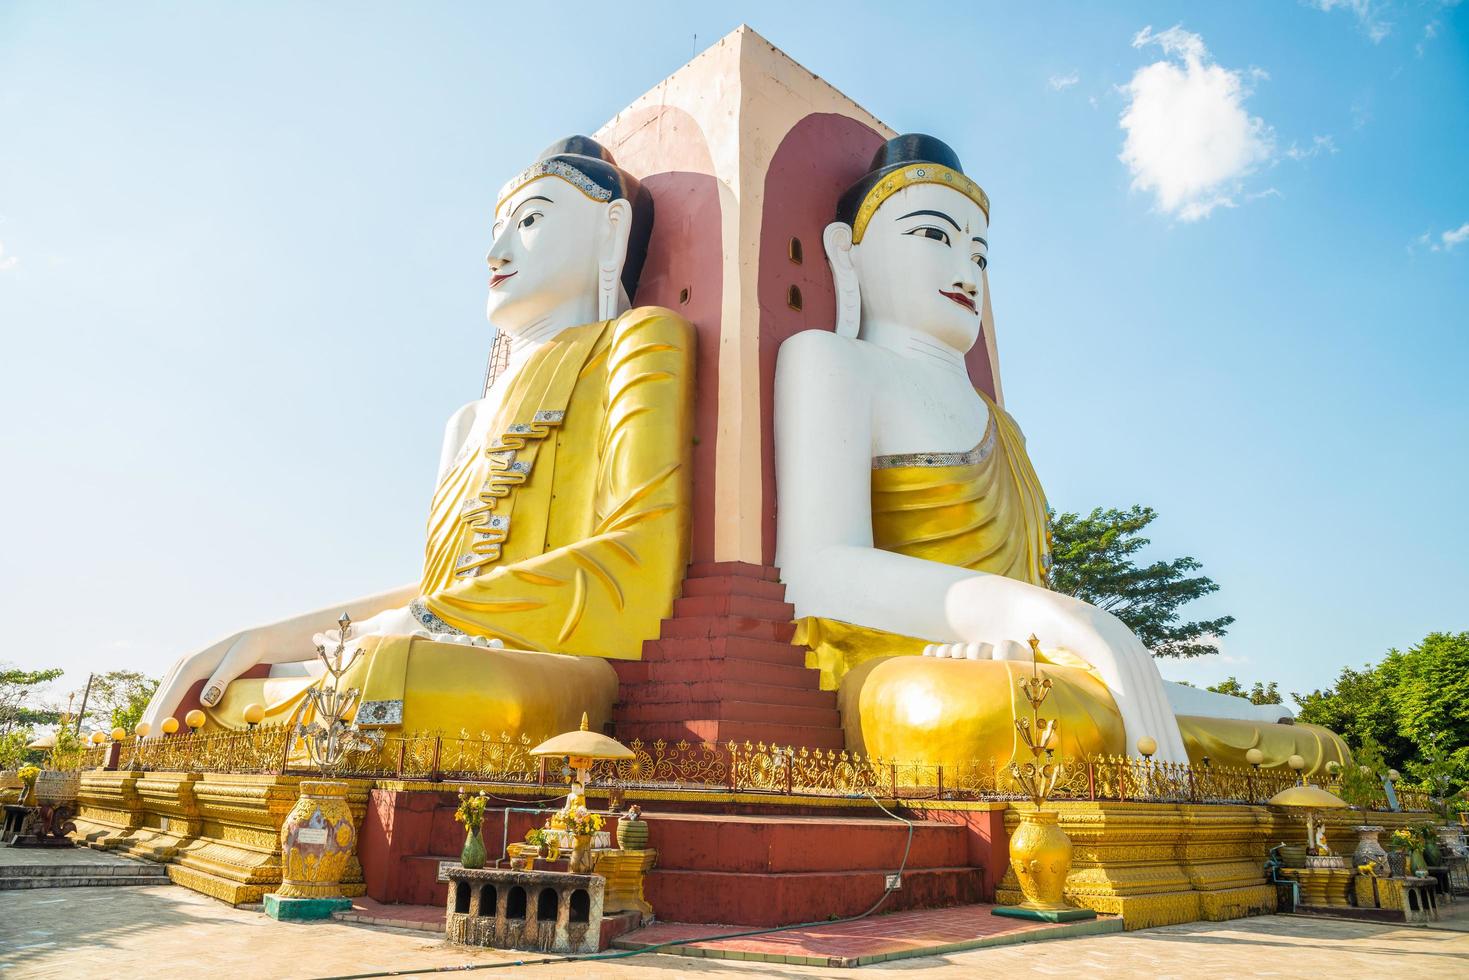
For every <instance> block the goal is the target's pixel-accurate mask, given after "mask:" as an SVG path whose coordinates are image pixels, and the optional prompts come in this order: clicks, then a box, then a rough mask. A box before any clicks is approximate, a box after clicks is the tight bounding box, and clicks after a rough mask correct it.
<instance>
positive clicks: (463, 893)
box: [454, 881, 469, 915]
mask: <svg viewBox="0 0 1469 980" xmlns="http://www.w3.org/2000/svg"><path fill="white" fill-rule="evenodd" d="M454 911H455V912H461V913H463V914H465V915H468V914H469V886H468V885H466V884H465V883H464V882H462V881H456V882H454Z"/></svg>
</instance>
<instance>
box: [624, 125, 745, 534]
mask: <svg viewBox="0 0 1469 980" xmlns="http://www.w3.org/2000/svg"><path fill="white" fill-rule="evenodd" d="M617 134H623V135H622V136H621V138H617ZM608 146H609V148H610V149H611V150H612V153H613V155H614V156H615V157H616V158H617V161H618V163H619V164H620V165H622V166H623V167H626V168H627V170H628V171H629V172H630V173H632V174H634V175H635V176H636V177H637V178H638V179H639V180H641V181H642V182H643V186H644V187H646V188H647V189H648V193H649V194H651V195H652V196H653V235H652V238H651V239H650V240H649V242H648V258H647V261H646V262H645V263H644V265H643V274H642V276H641V277H640V278H639V281H638V292H637V295H636V296H635V297H633V303H634V305H636V306H666V307H668V308H669V309H670V310H675V311H677V312H678V313H680V314H681V315H683V316H684V317H685V318H686V319H688V320H689V321H690V322H691V323H693V325H694V331H695V334H696V335H697V337H698V344H699V348H698V352H697V354H696V356H695V363H696V366H697V377H696V379H695V384H694V438H695V439H696V442H695V444H694V477H693V494H694V508H693V511H694V512H693V516H692V524H693V540H692V544H691V548H690V560H691V561H713V560H714V461H715V444H716V441H717V440H718V437H719V424H718V423H719V418H718V416H719V325H720V309H721V306H722V304H723V301H724V296H723V281H724V280H723V275H724V262H723V246H722V244H721V225H722V220H723V219H722V215H721V211H720V201H719V182H718V181H717V180H715V178H714V176H713V171H714V163H713V160H712V158H711V157H710V156H709V147H708V144H707V143H706V141H705V139H704V133H703V130H701V129H700V128H699V124H698V123H697V122H695V121H694V119H693V117H692V116H690V115H689V114H688V113H686V112H684V111H683V110H682V109H677V108H674V107H672V106H654V107H650V108H647V109H643V110H640V111H638V112H634V113H629V114H628V115H627V116H625V117H623V118H620V119H618V120H617V125H616V129H615V131H614V134H613V137H612V141H611V142H610V143H609V144H608Z"/></svg>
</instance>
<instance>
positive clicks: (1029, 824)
mask: <svg viewBox="0 0 1469 980" xmlns="http://www.w3.org/2000/svg"><path fill="white" fill-rule="evenodd" d="M1010 867H1011V868H1012V869H1014V871H1015V880H1016V881H1017V882H1018V883H1019V885H1020V892H1021V894H1022V895H1024V896H1025V901H1024V902H1022V903H1021V907H1022V908H1027V909H1035V910H1039V911H1055V910H1058V909H1065V908H1068V907H1069V906H1067V904H1066V898H1065V888H1066V873H1067V872H1068V871H1070V870H1071V838H1070V837H1067V836H1066V833H1065V831H1063V830H1062V829H1061V828H1060V826H1059V825H1058V824H1057V818H1056V814H1055V813H1052V812H1048V811H1044V810H1037V811H1034V812H1028V813H1025V814H1023V815H1022V816H1021V818H1020V826H1019V827H1018V828H1016V830H1015V833H1014V835H1013V836H1012V837H1011V838H1010Z"/></svg>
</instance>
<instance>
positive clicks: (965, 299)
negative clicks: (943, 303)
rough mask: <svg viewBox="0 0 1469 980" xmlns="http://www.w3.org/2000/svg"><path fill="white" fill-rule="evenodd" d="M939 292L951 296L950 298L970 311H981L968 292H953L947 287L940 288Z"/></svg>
mask: <svg viewBox="0 0 1469 980" xmlns="http://www.w3.org/2000/svg"><path fill="white" fill-rule="evenodd" d="M939 292H941V293H943V294H944V295H945V296H947V297H949V299H951V300H953V301H954V302H956V303H958V304H959V305H960V306H962V307H964V308H965V309H966V310H968V311H969V312H970V313H974V314H978V313H979V309H978V308H977V307H976V306H975V305H974V299H973V297H971V296H970V295H969V294H968V293H951V292H949V291H948V290H947V289H940V290H939Z"/></svg>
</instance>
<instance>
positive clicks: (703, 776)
mask: <svg viewBox="0 0 1469 980" xmlns="http://www.w3.org/2000/svg"><path fill="white" fill-rule="evenodd" d="M544 740H545V739H544V738H532V737H530V736H529V735H523V734H522V735H511V734H508V733H501V734H500V735H498V736H494V735H489V734H480V735H478V736H472V735H469V734H468V733H466V732H461V733H460V734H459V735H445V734H442V733H413V734H404V735H385V736H383V737H382V738H381V739H380V742H379V744H376V745H374V746H372V747H370V748H365V749H361V750H358V751H354V752H351V753H348V754H347V756H346V757H345V758H344V759H343V760H342V763H341V765H340V766H339V768H338V769H337V770H336V774H337V775H340V776H349V777H357V778H377V779H397V780H419V781H425V782H466V783H487V784H500V785H521V786H548V785H549V786H559V785H562V784H563V783H565V782H566V781H567V779H568V778H569V776H570V772H569V770H565V769H563V768H562V767H561V766H560V765H557V764H556V763H554V762H550V763H548V762H546V761H545V760H542V759H540V758H536V757H533V756H532V755H531V754H530V750H531V748H533V747H534V746H535V745H537V744H539V743H540V742H542V741H544ZM628 747H629V748H630V749H632V750H633V752H634V758H632V759H628V760H622V761H615V762H613V761H599V762H597V763H596V764H595V765H594V766H593V767H592V773H591V777H592V778H591V785H593V786H604V787H621V788H623V789H633V790H636V789H645V790H685V791H706V792H708V791H713V792H724V793H766V794H774V795H785V796H818V797H861V796H866V795H868V794H872V795H874V796H880V797H884V798H890V799H909V800H959V801H966V800H975V801H978V800H1007V799H1022V798H1024V797H1025V793H1024V792H1023V791H1022V790H1021V788H1020V786H1019V784H1018V783H1017V782H1016V781H1015V780H1014V778H1013V777H1012V776H1011V775H1010V765H1009V760H1003V761H1002V760H984V761H981V760H973V761H969V762H965V763H960V764H954V765H933V764H928V763H912V762H900V761H894V760H887V759H878V758H868V757H865V756H861V755H857V754H854V753H849V752H844V751H839V750H835V749H808V748H792V747H789V746H777V745H766V744H764V743H763V742H762V743H750V742H742V743H741V742H721V743H717V744H716V743H712V742H665V741H662V740H659V741H654V742H648V743H644V742H642V741H640V740H636V739H635V740H633V741H631V742H629V743H628ZM114 751H115V752H116V755H115V757H114V756H113V755H112V753H113V752H114ZM304 757H305V756H304V752H303V751H302V749H301V746H300V744H299V743H298V742H296V741H295V740H294V739H292V738H291V737H290V736H289V728H288V726H285V725H262V726H259V727H257V728H254V729H250V730H237V731H212V732H207V733H205V732H201V733H180V734H176V735H170V736H166V737H163V738H154V739H148V740H144V741H142V742H139V741H138V740H137V739H134V738H128V739H124V740H123V741H121V742H119V743H116V744H107V745H103V746H101V747H95V748H89V749H87V750H86V751H85V752H83V753H81V754H80V755H79V756H76V757H75V766H76V768H86V769H96V768H104V767H107V766H109V765H111V766H113V767H115V768H120V769H141V770H152V771H159V772H222V773H262V774H278V773H287V772H311V771H314V770H311V769H309V768H307V767H305V766H304V765H303V761H304ZM1298 781H1299V777H1298V776H1297V775H1296V774H1295V773H1294V772H1293V771H1291V770H1289V769H1284V768H1273V769H1266V768H1261V769H1255V768H1251V767H1246V768H1235V767H1230V766H1215V765H1194V766H1190V765H1181V764H1175V763H1167V762H1155V761H1152V760H1150V759H1141V758H1133V757H1126V756H1099V757H1094V758H1089V759H1071V760H1067V761H1066V762H1065V766H1064V772H1063V774H1062V776H1061V778H1060V780H1059V781H1058V782H1057V785H1056V791H1055V793H1054V794H1053V796H1052V798H1053V799H1057V800H1116V801H1142V802H1159V803H1252V804H1258V803H1264V802H1265V801H1266V800H1268V799H1270V797H1271V796H1274V795H1275V794H1276V793H1278V792H1279V791H1280V790H1282V789H1285V788H1286V787H1288V786H1292V785H1294V784H1295V783H1296V782H1298ZM1307 781H1308V782H1310V783H1312V784H1313V785H1317V786H1321V787H1322V788H1324V789H1328V790H1334V789H1336V788H1337V785H1336V782H1335V780H1329V779H1322V778H1320V777H1307ZM1396 792H1397V796H1398V801H1399V804H1400V805H1401V806H1402V807H1403V808H1404V809H1408V810H1426V809H1427V808H1428V799H1427V796H1426V794H1424V793H1422V792H1421V791H1418V790H1412V789H1402V788H1400V789H1397V791H1396ZM1372 809H1375V810H1388V809H1390V807H1389V803H1388V800H1387V796H1386V793H1385V792H1384V794H1383V795H1382V796H1381V797H1380V798H1379V799H1378V800H1377V801H1376V803H1375V805H1374V806H1373V807H1372Z"/></svg>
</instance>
